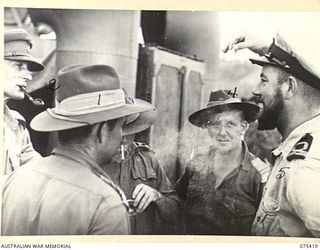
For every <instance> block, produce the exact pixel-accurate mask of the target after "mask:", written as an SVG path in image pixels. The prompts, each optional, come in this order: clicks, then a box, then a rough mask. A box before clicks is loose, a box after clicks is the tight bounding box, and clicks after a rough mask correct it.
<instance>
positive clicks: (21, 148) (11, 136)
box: [3, 105, 41, 174]
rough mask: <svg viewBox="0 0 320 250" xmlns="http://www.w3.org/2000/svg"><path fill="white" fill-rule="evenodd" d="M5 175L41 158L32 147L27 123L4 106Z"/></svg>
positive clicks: (15, 112)
mask: <svg viewBox="0 0 320 250" xmlns="http://www.w3.org/2000/svg"><path fill="white" fill-rule="evenodd" d="M3 137H4V144H3V150H4V154H3V156H4V170H3V173H4V174H10V173H11V172H13V171H14V170H16V169H17V168H19V167H20V166H21V165H24V164H26V163H27V162H29V161H31V160H34V159H39V158H41V156H40V154H39V153H38V152H36V151H35V150H34V148H33V146H32V143H31V140H30V135H29V132H28V130H27V128H26V121H25V119H24V118H23V116H22V115H20V114H19V113H18V112H17V111H14V110H10V109H9V108H8V107H7V106H6V105H5V106H4V121H3Z"/></svg>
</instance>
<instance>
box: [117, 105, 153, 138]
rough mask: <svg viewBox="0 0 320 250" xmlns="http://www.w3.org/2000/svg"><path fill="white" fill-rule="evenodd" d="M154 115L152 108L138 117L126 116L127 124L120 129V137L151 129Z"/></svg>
mask: <svg viewBox="0 0 320 250" xmlns="http://www.w3.org/2000/svg"><path fill="white" fill-rule="evenodd" d="M133 105H135V104H133ZM156 114H157V112H156V108H153V109H151V110H148V111H144V112H142V113H140V114H138V115H131V116H128V117H127V123H126V124H125V125H124V126H123V128H122V135H124V136H126V135H133V134H136V133H139V132H141V131H143V130H146V129H147V128H149V127H151V126H152V125H153V123H154V122H155V121H156ZM130 118H132V119H130Z"/></svg>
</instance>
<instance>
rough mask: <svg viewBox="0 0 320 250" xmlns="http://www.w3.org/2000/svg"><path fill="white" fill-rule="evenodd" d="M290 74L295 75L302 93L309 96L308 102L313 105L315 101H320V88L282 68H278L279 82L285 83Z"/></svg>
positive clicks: (306, 96)
mask: <svg viewBox="0 0 320 250" xmlns="http://www.w3.org/2000/svg"><path fill="white" fill-rule="evenodd" d="M289 76H293V77H294V78H295V79H296V81H297V83H298V88H299V89H300V90H301V95H302V96H304V97H305V98H307V100H308V104H310V105H312V104H313V103H320V90H319V89H316V88H314V87H313V86H311V85H310V84H308V83H306V82H305V81H303V80H301V79H300V78H298V77H296V76H294V75H292V74H290V73H288V72H286V71H284V70H282V69H279V70H278V82H279V84H280V83H283V82H284V81H286V80H287V79H288V77H289Z"/></svg>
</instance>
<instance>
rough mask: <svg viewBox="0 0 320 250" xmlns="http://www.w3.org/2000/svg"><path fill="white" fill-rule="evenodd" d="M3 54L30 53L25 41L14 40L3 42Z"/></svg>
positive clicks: (23, 54)
mask: <svg viewBox="0 0 320 250" xmlns="http://www.w3.org/2000/svg"><path fill="white" fill-rule="evenodd" d="M4 50H5V52H4V56H5V57H7V56H25V55H30V53H31V48H30V45H29V44H28V43H27V42H25V41H15V42H10V43H6V44H5V49H4Z"/></svg>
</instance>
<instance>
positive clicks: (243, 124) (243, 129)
mask: <svg viewBox="0 0 320 250" xmlns="http://www.w3.org/2000/svg"><path fill="white" fill-rule="evenodd" d="M248 129H249V123H248V122H247V121H243V123H242V128H241V135H245V134H246V132H247V130H248Z"/></svg>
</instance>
